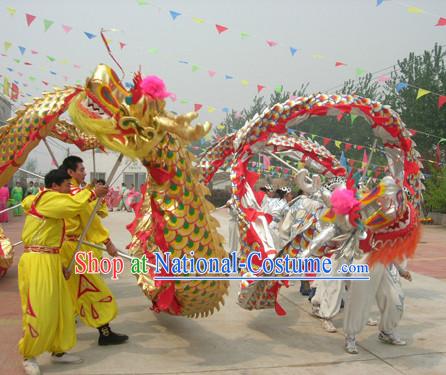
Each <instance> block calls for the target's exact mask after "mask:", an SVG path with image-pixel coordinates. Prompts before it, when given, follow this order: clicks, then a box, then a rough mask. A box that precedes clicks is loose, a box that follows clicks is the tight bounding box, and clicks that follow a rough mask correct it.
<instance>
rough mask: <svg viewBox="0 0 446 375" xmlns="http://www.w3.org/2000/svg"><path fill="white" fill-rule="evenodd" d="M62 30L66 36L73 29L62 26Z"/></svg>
mask: <svg viewBox="0 0 446 375" xmlns="http://www.w3.org/2000/svg"><path fill="white" fill-rule="evenodd" d="M62 29H63V31H64V32H65V34H68V33H69V32H70V31H71V30H73V28H72V27H71V26H68V25H62Z"/></svg>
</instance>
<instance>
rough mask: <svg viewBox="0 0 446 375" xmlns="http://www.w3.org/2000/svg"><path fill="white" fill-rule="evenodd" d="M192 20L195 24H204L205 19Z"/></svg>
mask: <svg viewBox="0 0 446 375" xmlns="http://www.w3.org/2000/svg"><path fill="white" fill-rule="evenodd" d="M192 20H193V21H194V22H195V23H198V24H202V23H204V19H203V18H198V17H192Z"/></svg>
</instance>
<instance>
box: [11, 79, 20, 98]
mask: <svg viewBox="0 0 446 375" xmlns="http://www.w3.org/2000/svg"><path fill="white" fill-rule="evenodd" d="M18 99H19V86H17V84H16V83H13V84H12V85H11V100H14V101H15V102H16V101H17V100H18Z"/></svg>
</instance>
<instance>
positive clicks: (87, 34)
mask: <svg viewBox="0 0 446 375" xmlns="http://www.w3.org/2000/svg"><path fill="white" fill-rule="evenodd" d="M84 34H85V36H86V37H87V38H88V39H93V38H96V35H94V34H92V33H89V32H87V31H84Z"/></svg>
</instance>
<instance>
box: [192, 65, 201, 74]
mask: <svg viewBox="0 0 446 375" xmlns="http://www.w3.org/2000/svg"><path fill="white" fill-rule="evenodd" d="M198 69H200V67H199V66H198V65H195V64H194V65H192V72H196V71H197V70H198Z"/></svg>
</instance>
